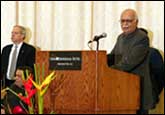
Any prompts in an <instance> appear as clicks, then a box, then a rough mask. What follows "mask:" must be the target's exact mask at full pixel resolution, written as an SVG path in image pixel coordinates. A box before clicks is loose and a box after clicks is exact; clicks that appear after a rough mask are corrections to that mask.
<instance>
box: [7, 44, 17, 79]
mask: <svg viewBox="0 0 165 115" xmlns="http://www.w3.org/2000/svg"><path fill="white" fill-rule="evenodd" d="M16 55H17V45H15V48H14V51H13V55H12V59H11V66H10V71H9V77H10V78H11V79H13V78H14V73H15V69H16V62H17V58H16Z"/></svg>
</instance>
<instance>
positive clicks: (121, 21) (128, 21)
mask: <svg viewBox="0 0 165 115" xmlns="http://www.w3.org/2000/svg"><path fill="white" fill-rule="evenodd" d="M134 20H135V19H121V20H120V23H124V22H126V23H132V22H133V21H134Z"/></svg>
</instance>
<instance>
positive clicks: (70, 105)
mask: <svg viewBox="0 0 165 115" xmlns="http://www.w3.org/2000/svg"><path fill="white" fill-rule="evenodd" d="M51 52H52V51H51ZM53 52H54V53H56V52H64V51H53ZM66 52H67V51H65V52H64V54H65V53H66ZM68 52H71V51H68ZM72 52H75V51H72ZM76 52H77V51H76ZM79 52H80V53H81V57H82V58H81V69H80V70H55V71H56V75H57V77H56V78H55V79H54V81H52V83H51V85H50V87H49V89H48V92H47V93H46V95H45V97H44V107H45V110H46V111H49V112H50V111H54V112H55V113H58V114H65V113H94V114H105V113H112V114H117V113H120V114H121V113H126V114H129V113H131V114H132V113H136V110H137V109H138V108H139V105H140V79H139V77H138V76H136V75H134V74H129V73H126V72H122V71H118V70H115V69H112V68H110V67H108V65H107V57H106V51H98V52H96V51H79ZM49 59H50V51H38V52H36V64H37V65H40V64H44V65H45V66H44V67H45V74H46V75H48V74H49V73H50V72H51V71H52V70H50V69H49V66H50V60H49Z"/></svg>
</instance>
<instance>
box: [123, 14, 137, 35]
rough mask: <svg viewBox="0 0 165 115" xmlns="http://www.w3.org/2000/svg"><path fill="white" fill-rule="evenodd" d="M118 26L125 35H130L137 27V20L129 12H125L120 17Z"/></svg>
mask: <svg viewBox="0 0 165 115" xmlns="http://www.w3.org/2000/svg"><path fill="white" fill-rule="evenodd" d="M120 24H121V28H122V30H123V32H124V33H125V34H129V33H132V32H133V31H134V30H135V29H136V27H137V20H136V19H135V15H134V14H133V12H131V11H126V12H124V13H123V14H122V15H121V19H120Z"/></svg>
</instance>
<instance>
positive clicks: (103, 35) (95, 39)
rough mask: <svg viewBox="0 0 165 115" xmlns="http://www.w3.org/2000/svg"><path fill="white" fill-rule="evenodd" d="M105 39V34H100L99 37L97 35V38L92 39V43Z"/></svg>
mask: <svg viewBox="0 0 165 115" xmlns="http://www.w3.org/2000/svg"><path fill="white" fill-rule="evenodd" d="M105 37H107V34H106V33H102V34H101V35H99V36H97V35H96V36H94V39H93V41H98V40H99V39H101V38H105Z"/></svg>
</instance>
